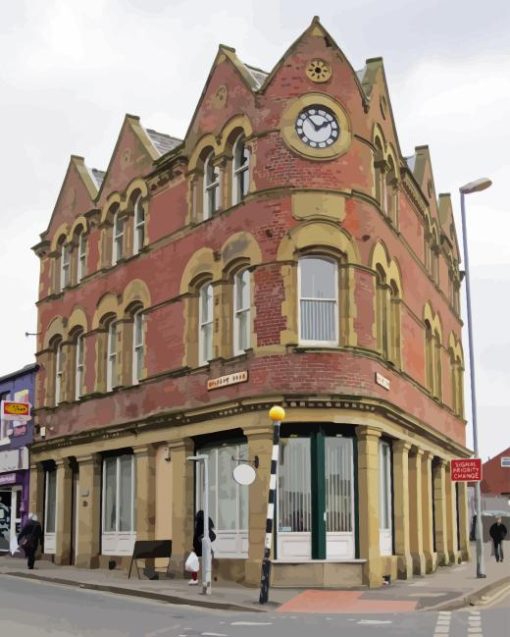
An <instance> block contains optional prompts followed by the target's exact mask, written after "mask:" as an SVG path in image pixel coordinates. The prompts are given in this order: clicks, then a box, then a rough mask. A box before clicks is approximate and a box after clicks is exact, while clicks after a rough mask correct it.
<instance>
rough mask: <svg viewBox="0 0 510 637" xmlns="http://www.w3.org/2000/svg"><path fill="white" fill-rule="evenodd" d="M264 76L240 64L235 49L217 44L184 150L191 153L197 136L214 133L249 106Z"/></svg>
mask: <svg viewBox="0 0 510 637" xmlns="http://www.w3.org/2000/svg"><path fill="white" fill-rule="evenodd" d="M266 76H267V74H266V73H265V72H264V71H261V70H260V69H255V68H254V67H250V66H248V65H246V64H243V62H241V60H240V59H239V58H238V57H237V55H236V52H235V49H233V48H231V47H227V46H225V45H223V44H221V45H220V46H219V49H218V53H217V55H216V57H215V59H214V62H213V65H212V67H211V70H210V72H209V75H208V77H207V80H206V83H205V86H204V88H203V90H202V94H201V95H200V98H199V100H198V103H197V106H196V108H195V112H194V113H193V117H192V118H191V122H190V125H189V127H188V130H187V132H186V141H185V152H186V153H187V154H188V155H191V153H192V151H193V148H194V147H195V145H196V144H197V142H198V140H199V139H200V138H201V137H203V136H204V135H207V134H212V135H217V134H218V133H219V132H220V130H221V129H222V128H223V126H224V124H225V122H226V121H228V120H229V119H231V118H232V117H234V116H236V115H239V113H245V112H246V111H247V110H250V109H251V108H252V107H253V106H254V104H255V100H254V95H253V94H254V92H256V91H257V90H259V88H260V86H261V82H262V81H263V79H264V78H265V77H266Z"/></svg>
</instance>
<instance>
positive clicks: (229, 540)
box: [212, 529, 248, 559]
mask: <svg viewBox="0 0 510 637" xmlns="http://www.w3.org/2000/svg"><path fill="white" fill-rule="evenodd" d="M214 532H215V533H216V540H215V541H214V543H213V545H212V548H213V551H214V557H218V558H221V559H236V558H237V559H246V558H247V557H248V531H217V530H216V529H215V530H214Z"/></svg>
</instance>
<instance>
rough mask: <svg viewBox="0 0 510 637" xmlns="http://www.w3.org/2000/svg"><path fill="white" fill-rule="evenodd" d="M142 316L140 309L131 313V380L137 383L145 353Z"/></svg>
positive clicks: (134, 383)
mask: <svg viewBox="0 0 510 637" xmlns="http://www.w3.org/2000/svg"><path fill="white" fill-rule="evenodd" d="M143 330H144V317H143V314H142V311H141V310H138V311H137V312H136V313H135V314H134V315H133V354H132V356H133V358H132V382H133V385H138V383H139V382H140V380H141V378H142V375H143V364H144V354H145V351H144V350H145V344H144V333H143Z"/></svg>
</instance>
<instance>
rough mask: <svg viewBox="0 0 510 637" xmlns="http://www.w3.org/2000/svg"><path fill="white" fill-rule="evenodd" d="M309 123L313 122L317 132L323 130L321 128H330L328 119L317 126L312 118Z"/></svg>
mask: <svg viewBox="0 0 510 637" xmlns="http://www.w3.org/2000/svg"><path fill="white" fill-rule="evenodd" d="M308 121H309V122H311V124H312V126H313V127H314V129H315V130H316V131H319V130H321V128H324V127H325V126H328V124H330V122H329V121H328V120H327V119H325V120H323V121H322V122H321V123H320V124H316V123H315V122H314V121H313V119H312V118H311V117H309V118H308Z"/></svg>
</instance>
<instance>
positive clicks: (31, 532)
mask: <svg viewBox="0 0 510 637" xmlns="http://www.w3.org/2000/svg"><path fill="white" fill-rule="evenodd" d="M42 541H43V532H42V528H41V524H40V523H39V520H38V519H37V515H35V514H34V513H29V515H28V521H27V523H26V524H25V526H24V527H23V528H22V529H21V533H20V534H19V535H18V545H19V546H20V547H21V548H22V549H23V551H24V552H25V555H26V557H27V566H28V568H29V569H33V568H34V564H35V555H36V553H37V549H38V547H39V544H41V546H42Z"/></svg>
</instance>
